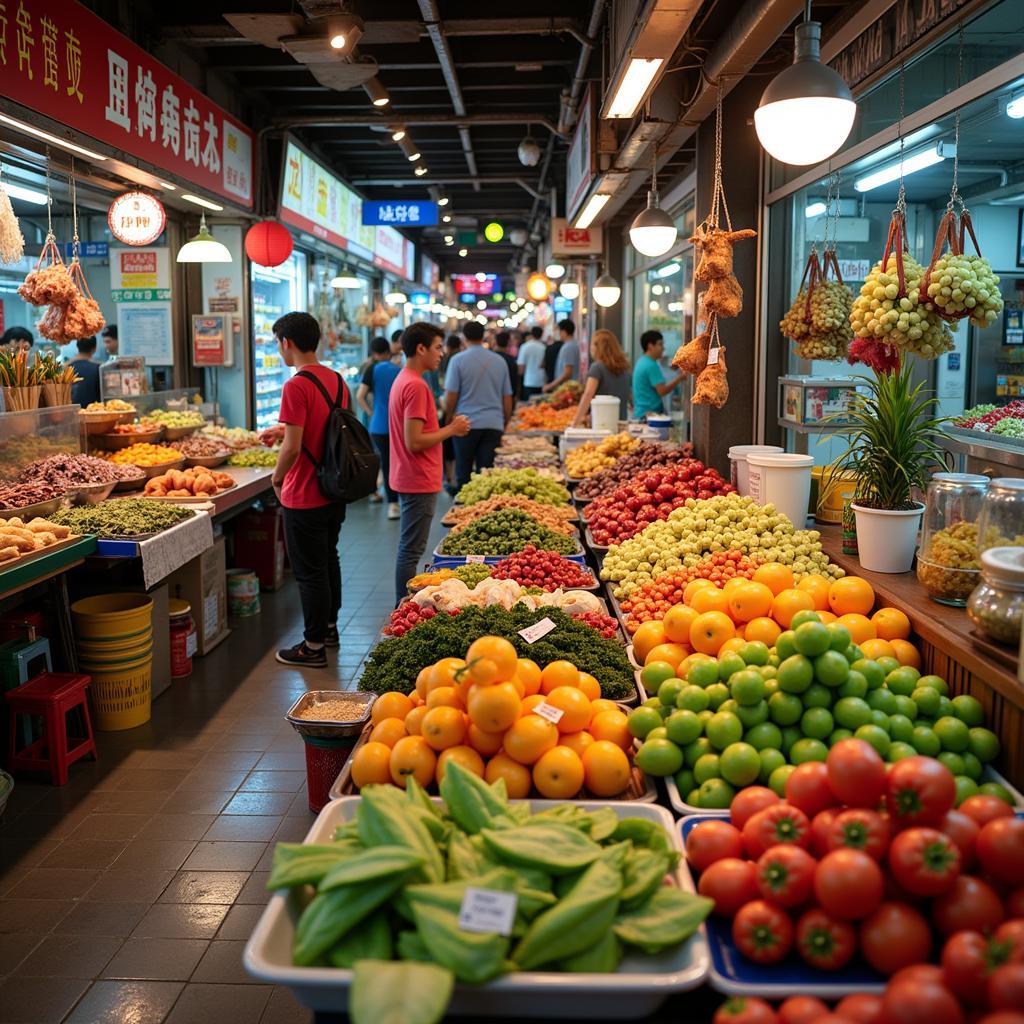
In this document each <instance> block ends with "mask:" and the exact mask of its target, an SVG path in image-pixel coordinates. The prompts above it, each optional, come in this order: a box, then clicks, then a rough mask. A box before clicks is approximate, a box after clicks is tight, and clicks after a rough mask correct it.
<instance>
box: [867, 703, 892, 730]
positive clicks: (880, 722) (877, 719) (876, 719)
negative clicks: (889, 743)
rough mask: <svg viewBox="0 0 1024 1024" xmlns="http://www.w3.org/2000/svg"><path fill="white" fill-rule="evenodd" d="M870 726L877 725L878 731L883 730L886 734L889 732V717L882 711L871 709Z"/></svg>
mask: <svg viewBox="0 0 1024 1024" xmlns="http://www.w3.org/2000/svg"><path fill="white" fill-rule="evenodd" d="M871 724H872V725H877V726H878V728H879V729H884V730H885V732H886V733H888V732H889V716H888V715H887V714H886V713H885V712H884V711H878V710H876V709H875V708H872V709H871Z"/></svg>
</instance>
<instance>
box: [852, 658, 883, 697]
mask: <svg viewBox="0 0 1024 1024" xmlns="http://www.w3.org/2000/svg"><path fill="white" fill-rule="evenodd" d="M850 670H851V671H852V672H859V673H860V674H861V675H862V676H863V677H864V678H865V679H866V680H867V681H868V689H869V690H877V689H878V688H879V687H880V686H881V685H882V684H883V683H884V682H885V672H883V671H882V666H881V665H879V664H878V662H877V661H871V660H870V659H869V658H860V659H858V660H857V661H855V662H854V663H853V664H852V665H851V666H850Z"/></svg>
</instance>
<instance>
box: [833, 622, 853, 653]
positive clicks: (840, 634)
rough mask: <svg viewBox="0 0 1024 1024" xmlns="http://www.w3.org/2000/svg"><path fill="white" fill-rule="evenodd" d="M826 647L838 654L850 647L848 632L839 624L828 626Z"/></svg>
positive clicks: (834, 623)
mask: <svg viewBox="0 0 1024 1024" xmlns="http://www.w3.org/2000/svg"><path fill="white" fill-rule="evenodd" d="M828 645H829V647H831V648H832V650H833V651H839V653H840V654H842V653H844V652H845V651H846V648H847V647H849V646H850V631H849V630H848V629H847V628H846V626H844V625H843V624H842V623H841V622H830V623H829V624H828Z"/></svg>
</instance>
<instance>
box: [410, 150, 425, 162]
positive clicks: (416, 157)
mask: <svg viewBox="0 0 1024 1024" xmlns="http://www.w3.org/2000/svg"><path fill="white" fill-rule="evenodd" d="M421 156H423V154H422V153H421V152H420V151H419V150H416V151H415V152H413V153H409V154H407V156H406V158H407V159H408V161H409V163H414V162H415V161H417V160H419V158H420V157H421Z"/></svg>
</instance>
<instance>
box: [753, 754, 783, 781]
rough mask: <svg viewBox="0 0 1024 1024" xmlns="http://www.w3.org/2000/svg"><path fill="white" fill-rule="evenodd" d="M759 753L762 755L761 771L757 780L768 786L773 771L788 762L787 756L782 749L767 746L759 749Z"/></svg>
mask: <svg viewBox="0 0 1024 1024" xmlns="http://www.w3.org/2000/svg"><path fill="white" fill-rule="evenodd" d="M758 753H759V754H760V755H761V771H760V772H759V773H758V776H757V781H758V782H759V783H760V784H761V785H762V786H767V785H768V780H769V779H770V778H771V777H772V772H773V771H775V769H776V768H781V767H782V766H783V765H784V764H785V763H786V756H785V755H784V754H783V753H782V751H781V750H778V749H776V748H773V747H766V748H765V749H764V750H759V751H758Z"/></svg>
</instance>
